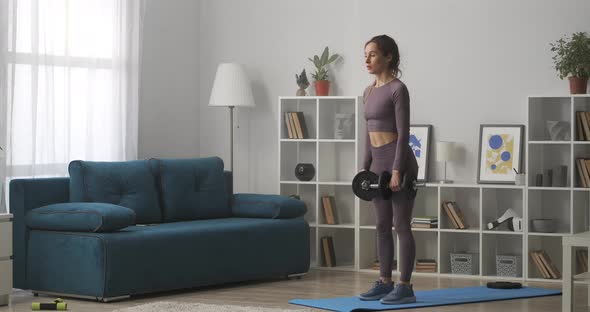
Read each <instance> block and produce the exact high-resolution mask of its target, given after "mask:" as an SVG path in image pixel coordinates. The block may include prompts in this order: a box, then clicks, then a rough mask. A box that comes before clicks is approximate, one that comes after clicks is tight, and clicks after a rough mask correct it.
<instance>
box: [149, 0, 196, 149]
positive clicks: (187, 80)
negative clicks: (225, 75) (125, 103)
mask: <svg viewBox="0 0 590 312" xmlns="http://www.w3.org/2000/svg"><path fill="white" fill-rule="evenodd" d="M198 30H199V2H198V1H192V0H170V1H157V0H148V1H147V2H146V11H145V20H144V37H143V55H142V66H141V90H140V105H139V140H138V141H139V151H138V154H139V158H149V157H198V156H199V139H200V136H199V123H198V121H199V105H198V103H199V68H198V60H199V37H198Z"/></svg>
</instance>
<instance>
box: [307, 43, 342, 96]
mask: <svg viewBox="0 0 590 312" xmlns="http://www.w3.org/2000/svg"><path fill="white" fill-rule="evenodd" d="M338 57H339V55H338V54H334V55H332V56H330V52H329V51H328V47H326V48H325V49H324V52H323V53H322V56H321V57H319V56H317V55H314V56H313V59H311V58H309V60H310V61H311V62H312V63H313V65H315V67H316V72H315V73H313V74H311V76H312V77H313V79H315V82H314V86H315V94H316V95H328V94H329V93H330V81H328V70H327V69H326V66H327V65H328V64H330V63H332V62H334V61H335V60H336V59H337V58H338Z"/></svg>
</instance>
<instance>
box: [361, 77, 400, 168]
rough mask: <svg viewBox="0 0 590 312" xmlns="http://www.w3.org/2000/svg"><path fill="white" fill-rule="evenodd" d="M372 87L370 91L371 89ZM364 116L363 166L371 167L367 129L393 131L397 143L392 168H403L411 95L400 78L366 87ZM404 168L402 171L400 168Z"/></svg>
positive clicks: (369, 141)
mask: <svg viewBox="0 0 590 312" xmlns="http://www.w3.org/2000/svg"><path fill="white" fill-rule="evenodd" d="M371 89H372V90H371ZM363 98H364V99H365V119H366V120H367V137H366V143H365V157H364V158H365V159H364V162H363V168H364V169H366V170H369V168H370V167H371V162H372V160H373V159H372V156H371V146H370V145H371V140H370V138H369V131H388V132H396V133H397V135H398V137H397V143H396V144H397V146H396V149H395V159H394V161H393V166H392V168H391V169H392V170H400V168H404V166H405V161H406V158H407V153H408V151H409V150H410V149H409V148H408V146H409V145H408V144H409V139H410V95H409V93H408V88H407V87H406V85H405V84H404V83H403V82H402V81H400V80H399V79H394V80H392V81H390V82H388V83H386V84H384V85H382V86H380V87H375V86H374V85H371V86H369V87H367V88H366V89H365V92H364V94H363ZM400 171H403V170H400Z"/></svg>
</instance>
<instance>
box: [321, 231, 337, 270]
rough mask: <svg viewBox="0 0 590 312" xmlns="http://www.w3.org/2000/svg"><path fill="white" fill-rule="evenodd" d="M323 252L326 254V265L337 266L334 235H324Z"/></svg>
mask: <svg viewBox="0 0 590 312" xmlns="http://www.w3.org/2000/svg"><path fill="white" fill-rule="evenodd" d="M321 241H322V254H323V255H324V257H323V259H324V262H323V264H324V266H327V267H335V266H336V252H335V251H334V240H333V239H332V236H322V239H321Z"/></svg>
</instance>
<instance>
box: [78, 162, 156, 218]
mask: <svg viewBox="0 0 590 312" xmlns="http://www.w3.org/2000/svg"><path fill="white" fill-rule="evenodd" d="M68 169H69V172H70V202H99V203H110V204H116V205H120V206H124V207H127V208H130V209H132V210H133V211H135V214H136V222H137V223H140V224H143V223H157V222H161V219H162V213H161V211H160V204H159V197H158V192H157V187H156V178H155V174H154V173H153V171H155V169H156V167H154V168H151V167H150V163H149V162H148V161H147V160H132V161H122V162H93V161H81V160H75V161H72V162H71V163H70V166H69V168H68Z"/></svg>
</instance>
